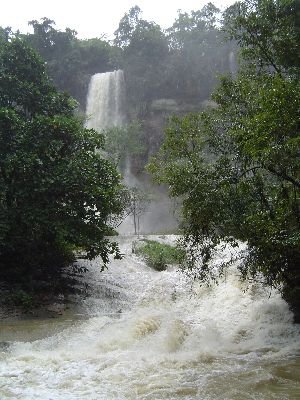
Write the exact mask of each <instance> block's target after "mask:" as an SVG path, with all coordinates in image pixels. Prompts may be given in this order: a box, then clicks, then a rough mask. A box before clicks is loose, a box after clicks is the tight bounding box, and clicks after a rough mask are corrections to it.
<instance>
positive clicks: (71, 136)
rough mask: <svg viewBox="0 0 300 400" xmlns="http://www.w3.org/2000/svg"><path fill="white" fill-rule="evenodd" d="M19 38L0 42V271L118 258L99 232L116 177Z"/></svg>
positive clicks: (21, 275)
mask: <svg viewBox="0 0 300 400" xmlns="http://www.w3.org/2000/svg"><path fill="white" fill-rule="evenodd" d="M75 107H76V102H75V101H74V100H73V99H72V98H70V97H69V95H67V94H62V93H59V92H57V90H56V89H55V87H54V86H53V85H52V83H51V82H50V81H49V78H48V75H47V72H46V67H45V65H44V63H43V62H42V60H41V58H40V56H38V55H37V53H36V52H35V51H34V50H32V48H30V47H29V45H28V44H26V42H25V41H24V40H21V39H20V38H15V39H12V40H7V41H4V42H3V43H1V45H0V153H1V154H0V254H1V257H0V275H1V277H2V278H4V279H15V280H23V281H25V282H26V283H27V284H30V282H31V280H32V279H33V280H34V279H41V278H42V279H43V280H46V279H47V278H46V277H47V276H48V275H51V274H52V273H55V272H57V271H60V268H62V267H64V266H65V265H67V264H68V263H70V262H72V261H74V259H75V256H74V250H76V249H80V250H81V251H82V252H85V254H86V256H87V257H88V258H94V257H95V256H97V255H100V256H101V258H102V261H103V263H104V264H106V263H107V262H108V257H109V254H114V255H115V256H119V253H118V249H117V246H116V244H114V243H111V242H110V241H109V240H108V239H107V238H106V235H107V234H108V233H109V232H110V230H111V228H110V226H109V225H108V221H109V219H110V217H111V215H112V214H118V213H120V212H121V210H122V206H121V201H120V197H119V190H120V188H121V185H120V176H119V174H118V172H117V170H116V168H115V167H114V165H113V164H111V163H110V162H109V161H108V160H105V159H104V158H103V157H102V156H101V155H100V153H99V151H97V150H98V149H101V148H102V147H103V143H104V139H103V136H102V135H101V134H99V133H98V132H96V131H94V130H90V129H84V128H83V125H82V121H80V120H78V119H76V118H75V117H74V116H73V114H74V109H75Z"/></svg>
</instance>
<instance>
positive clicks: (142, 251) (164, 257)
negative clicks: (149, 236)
mask: <svg viewBox="0 0 300 400" xmlns="http://www.w3.org/2000/svg"><path fill="white" fill-rule="evenodd" d="M144 242H145V243H144V244H143V245H142V246H141V247H138V248H137V249H136V250H135V252H136V254H138V255H141V256H142V257H143V258H144V260H145V262H146V264H147V265H148V266H149V267H150V268H153V269H155V270H156V271H164V270H165V269H166V268H167V266H168V264H181V263H182V262H183V261H184V260H185V251H184V250H182V249H179V248H177V247H174V246H170V245H169V244H165V243H159V242H156V241H155V240H144Z"/></svg>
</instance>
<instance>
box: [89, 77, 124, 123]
mask: <svg viewBox="0 0 300 400" xmlns="http://www.w3.org/2000/svg"><path fill="white" fill-rule="evenodd" d="M124 107H125V84H124V74H123V71H122V70H118V71H113V72H105V73H103V74H95V75H93V76H92V78H91V81H90V85H89V90H88V96H87V107H86V115H87V123H86V126H87V128H94V129H96V130H97V131H101V130H102V129H106V128H111V127H113V126H122V125H123V124H124V123H125V122H126V117H125V109H124Z"/></svg>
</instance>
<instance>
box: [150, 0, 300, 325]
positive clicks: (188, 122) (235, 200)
mask: <svg viewBox="0 0 300 400" xmlns="http://www.w3.org/2000/svg"><path fill="white" fill-rule="evenodd" d="M225 17H226V24H227V29H228V32H229V34H230V36H231V37H233V38H234V39H235V40H237V41H238V42H239V44H240V45H241V47H242V56H243V63H242V66H241V68H240V71H239V73H238V75H237V76H228V77H225V78H223V79H222V80H221V84H220V87H219V88H218V90H216V92H215V93H214V96H213V98H214V100H215V102H216V104H217V107H216V108H212V109H210V110H207V111H206V112H204V113H202V114H196V115H193V114H191V115H187V116H186V117H184V118H182V119H180V118H174V119H173V122H172V124H171V125H170V127H169V128H168V129H167V131H166V139H165V142H164V144H163V146H162V148H161V151H160V153H159V155H158V156H157V158H156V160H154V161H153V163H152V166H151V167H150V168H151V169H152V171H153V172H154V174H155V175H156V178H157V180H159V181H160V182H165V183H167V184H168V185H169V186H170V189H171V194H172V195H173V196H180V197H182V199H183V217H184V228H185V235H186V236H185V237H186V242H187V243H189V245H191V244H192V247H191V250H192V256H193V255H194V256H195V257H198V256H199V255H201V256H202V262H201V264H200V265H199V264H198V265H197V266H196V267H195V265H194V266H192V267H191V268H193V273H194V274H195V275H196V276H198V277H199V278H200V279H201V280H207V279H209V278H211V277H213V278H216V274H218V272H222V269H220V270H219V271H216V269H212V268H211V266H210V260H211V258H212V256H213V254H214V250H215V249H216V248H217V246H218V245H219V244H220V243H221V242H224V241H225V242H229V243H230V244H234V245H237V244H238V243H237V241H238V240H241V241H243V242H246V243H247V245H248V251H247V253H243V260H242V262H241V263H240V270H241V272H242V274H243V276H251V277H253V278H255V279H262V278H264V281H265V282H266V283H267V284H269V285H271V286H277V287H280V288H281V289H282V290H283V293H284V294H285V296H286V298H287V299H288V300H289V301H290V303H291V304H292V306H293V308H294V310H295V311H297V312H298V314H297V315H296V317H297V318H298V319H299V310H300V307H299V306H300V271H299V265H300V164H299V156H300V131H299V127H300V97H299V93H300V82H299V59H300V58H299V57H300V50H299V43H300V40H299V39H300V38H299V33H300V29H299V28H300V18H299V2H297V1H296V0H287V1H283V0H280V1H274V0H247V1H244V2H241V3H238V4H236V5H234V6H232V7H231V9H229V10H227V14H226V15H225Z"/></svg>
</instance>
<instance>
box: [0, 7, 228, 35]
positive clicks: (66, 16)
mask: <svg viewBox="0 0 300 400" xmlns="http://www.w3.org/2000/svg"><path fill="white" fill-rule="evenodd" d="M208 2H209V0H167V1H166V0H80V1H76V0H46V1H45V0H8V1H5V2H4V3H3V4H2V5H1V12H0V26H2V27H7V26H10V27H11V28H12V30H13V31H16V30H17V29H19V30H20V31H21V32H22V33H26V32H30V31H31V29H30V27H29V26H28V21H31V20H39V19H40V18H42V17H47V18H50V19H52V20H54V21H55V22H56V29H60V30H64V29H65V28H66V27H68V28H71V29H74V30H75V31H77V32H78V37H79V38H81V39H84V38H91V37H101V36H102V35H103V34H106V35H107V38H108V39H111V38H113V32H114V31H115V30H116V29H117V28H118V24H119V21H120V19H121V18H122V17H123V15H124V14H125V12H127V11H128V10H129V9H130V8H131V7H133V6H135V5H138V6H139V7H140V8H141V10H142V11H143V14H142V18H144V19H146V20H148V21H154V22H156V23H157V24H159V25H161V27H162V28H167V27H169V26H171V25H172V23H173V22H174V20H175V18H176V15H177V10H179V9H181V10H182V11H187V12H190V11H191V10H199V9H201V8H202V7H203V5H205V4H206V3H208ZM233 2H234V1H233V0H215V1H213V0H212V3H214V4H215V5H216V6H217V7H219V8H221V9H224V8H226V7H227V6H229V5H230V4H232V3H233Z"/></svg>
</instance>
